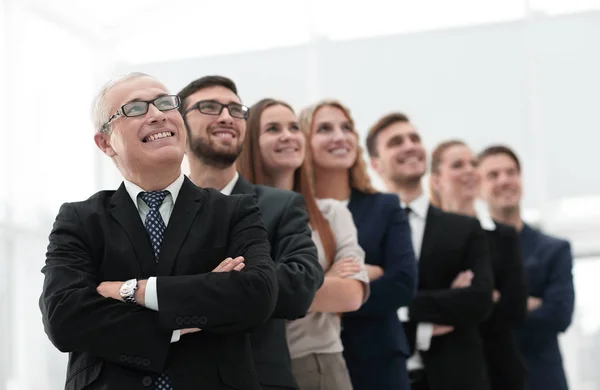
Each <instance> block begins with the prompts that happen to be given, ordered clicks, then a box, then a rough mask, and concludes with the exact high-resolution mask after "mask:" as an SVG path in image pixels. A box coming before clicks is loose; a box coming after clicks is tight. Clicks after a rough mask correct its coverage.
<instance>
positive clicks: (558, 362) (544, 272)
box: [478, 145, 575, 390]
mask: <svg viewBox="0 0 600 390" xmlns="http://www.w3.org/2000/svg"><path fill="white" fill-rule="evenodd" d="M478 160H479V170H480V173H481V197H482V199H483V200H485V202H486V203H487V204H488V207H489V211H490V214H491V215H492V217H493V218H494V219H495V220H497V221H500V222H502V223H505V224H507V225H510V226H513V227H514V228H515V229H517V231H518V232H519V239H520V248H521V257H522V259H523V266H524V269H525V275H526V281H527V287H528V289H527V293H528V299H527V309H528V314H527V316H526V318H525V323H524V324H523V326H522V327H521V328H520V329H519V330H518V332H517V337H518V341H519V345H520V347H521V352H522V354H523V357H524V358H525V363H526V369H527V382H528V386H529V388H530V389H531V390H567V389H568V384H567V379H566V375H565V371H564V368H563V363H562V356H561V353H560V346H559V343H558V335H559V334H560V333H563V332H565V331H566V330H567V329H568V327H569V325H570V324H571V320H572V317H573V308H574V306H575V289H574V286H573V274H572V268H573V256H572V254H571V246H570V244H569V242H568V241H565V240H562V239H559V238H555V237H552V236H549V235H547V234H544V233H542V232H541V231H539V230H536V229H534V228H533V227H531V226H529V225H527V224H526V223H524V222H523V220H522V219H521V207H520V203H521V196H522V189H523V188H522V183H521V163H520V161H519V158H518V157H517V155H516V153H515V152H514V151H513V150H511V149H510V148H508V147H506V146H503V145H494V146H490V147H488V148H486V149H485V150H483V151H482V152H481V153H480V154H479V156H478Z"/></svg>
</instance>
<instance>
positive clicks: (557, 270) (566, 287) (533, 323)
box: [525, 241, 575, 333]
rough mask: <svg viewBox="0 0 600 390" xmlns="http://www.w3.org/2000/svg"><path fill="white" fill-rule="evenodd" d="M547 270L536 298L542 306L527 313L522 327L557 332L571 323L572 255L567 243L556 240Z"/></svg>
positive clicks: (573, 300) (572, 292)
mask: <svg viewBox="0 0 600 390" xmlns="http://www.w3.org/2000/svg"><path fill="white" fill-rule="evenodd" d="M549 267H550V273H549V277H548V282H547V286H546V289H545V290H544V293H543V296H542V297H540V298H542V305H541V306H540V307H539V308H538V309H536V310H533V311H531V312H530V313H529V315H528V316H527V318H526V320H525V325H526V326H530V327H535V328H537V329H547V330H550V331H553V332H557V333H559V332H564V331H566V330H567V328H568V327H569V325H570V324H571V319H572V317H573V308H574V305H575V288H574V286H573V274H572V268H573V256H572V254H571V245H570V244H569V243H568V242H567V241H559V244H558V245H557V246H556V249H555V250H554V251H553V253H552V254H551V255H550V261H549Z"/></svg>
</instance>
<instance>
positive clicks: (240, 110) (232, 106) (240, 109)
mask: <svg viewBox="0 0 600 390" xmlns="http://www.w3.org/2000/svg"><path fill="white" fill-rule="evenodd" d="M226 107H227V111H228V112H229V115H231V117H232V118H237V119H248V115H249V113H250V109H249V108H248V107H246V106H244V105H243V104H239V103H229V104H223V103H220V102H218V101H216V100H200V101H199V102H197V103H194V104H193V105H192V106H191V107H190V108H188V109H187V110H186V111H185V113H184V115H187V114H188V113H189V112H190V111H194V110H198V111H200V112H201V113H202V114H206V115H215V116H216V115H221V113H222V112H223V109H224V108H226Z"/></svg>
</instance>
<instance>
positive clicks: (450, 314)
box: [409, 219, 494, 327]
mask: <svg viewBox="0 0 600 390" xmlns="http://www.w3.org/2000/svg"><path fill="white" fill-rule="evenodd" d="M466 245H467V249H466V262H465V269H464V270H465V271H466V270H468V269H470V270H472V271H473V274H474V276H473V280H472V281H471V286H469V287H467V288H458V289H451V288H450V286H448V289H444V290H421V291H418V292H417V296H416V297H415V299H414V300H413V302H412V304H411V305H410V308H409V316H410V320H411V321H416V322H430V323H434V324H439V325H450V326H456V327H461V326H469V325H473V324H478V323H480V322H482V321H483V320H485V319H486V318H487V316H488V315H489V314H490V311H491V309H492V289H493V283H494V281H493V278H492V270H491V262H490V258H489V251H488V248H487V242H486V240H485V235H484V233H483V229H482V228H481V226H479V222H478V221H477V220H475V219H474V220H473V223H472V227H471V229H470V233H469V238H468V240H467V242H466Z"/></svg>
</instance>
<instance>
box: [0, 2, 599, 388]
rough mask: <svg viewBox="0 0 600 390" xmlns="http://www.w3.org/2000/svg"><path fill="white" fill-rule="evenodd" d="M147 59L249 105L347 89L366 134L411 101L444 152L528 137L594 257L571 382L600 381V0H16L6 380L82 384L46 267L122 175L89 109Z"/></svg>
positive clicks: (544, 193)
mask: <svg viewBox="0 0 600 390" xmlns="http://www.w3.org/2000/svg"><path fill="white" fill-rule="evenodd" d="M133 70H136V71H143V72H147V73H150V74H151V75H154V76H156V77H157V78H159V79H160V80H162V81H164V82H165V83H166V85H167V86H168V87H169V88H171V89H172V91H173V92H178V91H179V89H180V88H182V87H183V86H184V85H185V84H187V83H188V82H189V81H190V80H192V79H194V78H197V77H200V76H203V75H207V74H221V75H225V76H228V77H231V78H233V80H235V81H236V83H237V84H238V87H239V90H240V93H241V97H242V99H243V100H244V102H245V103H246V104H248V105H251V104H253V103H254V102H256V101H257V100H258V99H260V98H263V97H267V96H269V97H275V98H280V99H283V100H286V101H288V102H290V103H291V104H292V105H293V106H295V107H296V108H302V107H303V106H304V105H307V104H309V103H311V102H314V101H315V100H317V99H320V98H324V97H335V98H338V99H340V100H341V101H342V102H344V103H345V104H347V105H348V106H350V108H351V109H352V112H353V115H354V117H355V121H356V123H357V126H358V129H359V131H360V132H361V134H363V135H364V134H365V132H366V130H367V128H368V127H369V126H370V125H371V124H372V123H373V122H374V121H375V120H376V119H377V118H378V117H380V116H381V115H383V114H385V113H387V112H389V111H391V110H401V111H404V112H405V113H407V114H408V115H409V116H410V117H411V119H412V121H413V122H414V123H415V124H416V125H417V127H418V128H419V130H420V132H421V134H422V135H423V136H424V142H425V144H426V145H428V146H429V147H433V146H434V145H435V144H436V143H437V142H438V141H441V140H443V139H447V138H450V137H452V138H462V139H464V140H465V141H467V142H468V143H469V144H470V145H471V146H472V147H473V148H474V149H475V150H476V151H479V150H480V149H481V148H483V147H484V146H486V145H487V144H490V143H497V142H502V143H506V144H508V145H510V146H512V147H513V148H514V149H516V151H517V152H518V153H519V154H520V156H521V159H522V163H523V166H524V172H523V174H524V186H525V189H524V190H525V199H524V206H525V209H526V214H525V215H526V219H527V220H528V221H529V222H531V223H534V224H536V225H537V226H540V227H541V228H542V229H544V230H545V231H547V232H549V233H551V234H555V235H558V236H562V237H565V238H568V239H569V240H570V241H571V243H572V246H573V250H574V254H575V257H576V261H575V267H574V274H575V282H576V294H577V296H576V310H575V317H574V322H573V324H572V326H571V327H570V329H569V330H568V332H567V333H566V334H565V335H563V337H562V339H561V342H562V346H563V353H564V355H565V360H566V363H565V365H566V368H567V372H568V378H569V382H570V385H571V388H572V389H575V390H592V389H594V390H595V389H600V370H598V369H597V364H598V363H597V362H598V361H599V360H600V311H599V310H598V304H597V300H598V299H597V296H598V295H597V294H598V289H597V287H596V284H597V281H598V279H600V179H599V175H598V167H599V166H600V150H599V148H598V144H599V143H600V132H599V129H600V115H598V113H599V112H600V111H599V110H598V106H599V104H600V0H529V1H527V0H451V1H448V0H419V1H410V2H409V1H400V2H398V1H391V0H388V1H384V0H369V1H368V2H364V1H361V2H358V1H357V2H348V1H342V0H319V1H316V0H288V1H275V0H252V1H244V0H230V1H227V2H223V3H218V2H216V1H207V0H198V1H179V0H170V1H169V2H166V1H158V0H103V1H90V0H87V1H81V0H53V1H46V0H0V118H1V119H2V120H1V121H0V135H1V140H2V142H0V183H2V184H1V185H0V313H1V314H0V390H6V389H10V390H17V389H18V390H45V389H60V388H62V387H63V386H64V379H65V378H64V375H65V365H66V356H65V355H63V354H61V353H59V352H58V351H57V350H55V349H54V347H53V346H52V345H51V344H50V343H49V341H48V339H47V338H46V335H45V334H44V331H43V328H42V324H41V315H40V312H39V309H38V305H37V299H38V297H39V294H40V292H41V285H42V280H43V279H42V274H41V273H40V269H41V267H42V266H43V263H44V258H45V257H44V255H45V250H46V245H47V238H48V234H49V232H50V229H51V226H52V222H53V220H54V217H55V215H56V213H57V211H58V208H59V206H60V204H61V203H63V202H66V201H76V200H82V199H85V198H87V197H89V196H90V195H91V194H92V193H93V192H96V191H98V190H100V189H107V188H111V189H112V188H116V186H117V185H118V184H119V183H120V181H121V179H120V176H119V174H118V172H117V171H116V169H115V168H114V167H113V166H112V163H111V161H110V160H109V159H108V158H106V157H105V156H103V155H101V153H100V152H99V151H98V150H97V149H96V146H95V145H94V142H93V130H92V126H91V121H90V114H89V112H90V105H91V101H92V98H93V96H94V94H95V93H96V92H97V91H98V89H99V88H100V86H101V85H102V84H103V83H104V82H105V81H107V80H108V78H110V77H112V76H115V75H118V74H122V73H125V72H129V71H133ZM363 138H364V137H363ZM373 178H374V181H375V183H378V184H379V181H378V179H377V178H376V177H375V176H374V177H373ZM32 367H35V370H34V371H32ZM32 372H33V373H34V374H32Z"/></svg>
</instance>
